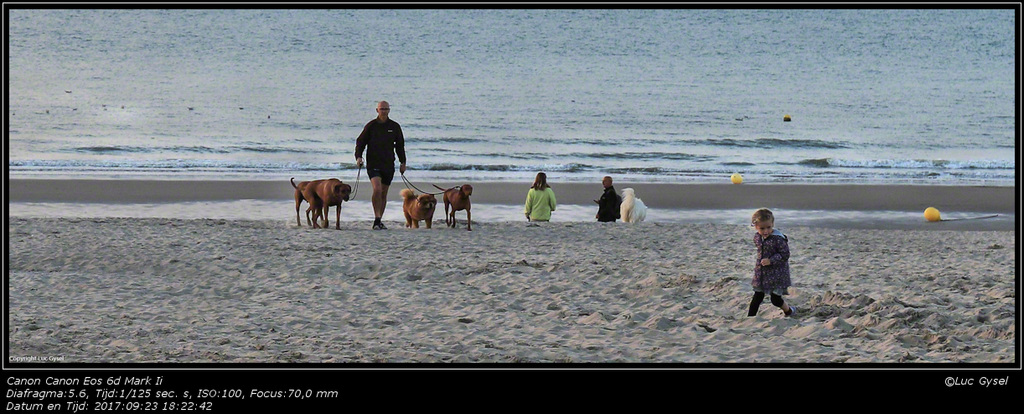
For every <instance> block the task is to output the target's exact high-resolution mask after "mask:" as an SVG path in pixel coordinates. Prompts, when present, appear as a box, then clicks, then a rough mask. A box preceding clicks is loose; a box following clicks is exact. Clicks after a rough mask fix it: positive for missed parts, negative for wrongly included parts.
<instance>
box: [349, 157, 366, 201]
mask: <svg viewBox="0 0 1024 414" xmlns="http://www.w3.org/2000/svg"><path fill="white" fill-rule="evenodd" d="M362 172H363V166H362V165H360V166H359V171H357V172H356V189H355V190H353V191H352V196H351V198H352V199H353V200H355V199H356V194H359V175H360V174H362Z"/></svg>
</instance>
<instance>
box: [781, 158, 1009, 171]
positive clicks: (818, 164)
mask: <svg viewBox="0 0 1024 414" xmlns="http://www.w3.org/2000/svg"><path fill="white" fill-rule="evenodd" d="M796 164H797V165H802V166H807V167H814V168H830V167H840V168H891V169H922V168H925V169H927V168H934V169H945V170H1013V169H1016V168H1017V164H1016V162H1014V161H1003V160H962V161H958V160H906V159H904V160H899V159H891V160H846V159H835V158H814V159H807V160H803V161H800V162H797V163H796Z"/></svg>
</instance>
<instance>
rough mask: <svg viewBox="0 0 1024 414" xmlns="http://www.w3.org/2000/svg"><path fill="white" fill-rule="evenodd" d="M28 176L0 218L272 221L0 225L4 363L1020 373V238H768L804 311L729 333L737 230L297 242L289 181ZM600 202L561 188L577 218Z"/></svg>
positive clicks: (737, 304) (750, 197) (678, 190)
mask: <svg viewBox="0 0 1024 414" xmlns="http://www.w3.org/2000/svg"><path fill="white" fill-rule="evenodd" d="M43 181H45V182H46V184H47V185H46V186H40V185H38V184H39V183H40V180H11V181H8V191H9V197H10V201H11V202H23V203H24V202H35V203H45V202H55V201H63V202H68V201H74V202H78V203H90V202H104V203H111V202H113V203H123V204H131V203H137V202H152V201H153V198H154V197H163V199H164V201H165V202H177V201H186V200H191V199H196V198H198V199H203V200H209V199H211V198H213V199H215V198H217V197H224V198H225V199H238V198H242V199H250V198H251V199H267V200H272V201H273V202H276V201H275V200H281V201H280V202H281V203H282V204H283V205H282V213H281V215H282V216H281V218H280V219H273V220H245V219H239V220H228V219H207V218H198V219H197V218H145V217H143V218H130V217H93V218H75V217H61V216H60V213H54V214H56V215H57V217H19V216H8V230H7V232H8V233H7V236H8V256H7V259H8V300H9V302H8V304H7V305H8V311H9V319H8V326H7V333H8V338H9V339H8V340H9V342H8V352H9V356H10V360H9V362H18V360H17V358H19V357H24V358H27V357H30V356H40V355H47V356H52V357H54V358H60V359H59V360H60V361H61V362H67V363H164V362H169V363H206V362H213V363H238V362H242V363H327V364H329V363H426V364H430V363H452V362H454V363H467V364H488V363H496V364H504V363H510V364H511V363H541V364H546V363H552V364H560V363H573V364H576V363H655V364H659V363H683V364H690V363H692V364H703V363H710V364H718V363H722V364H731V363H762V362H767V363H807V364H828V363H851V364H856V363H961V362H966V363H983V364H990V363H991V364H1011V363H1016V362H1017V361H1015V351H1016V342H1015V339H1016V326H1017V321H1016V319H1015V311H1016V309H1015V301H1016V297H1017V296H1016V295H1017V293H1018V292H1017V287H1016V285H1015V281H1016V277H1017V275H1016V267H1017V263H1016V251H1017V246H1016V232H1015V230H1016V229H1015V227H1016V225H1015V224H1014V225H1012V226H1009V227H1006V226H1005V225H1003V227H1001V228H999V229H989V228H985V227H984V226H985V225H984V224H982V223H981V222H983V220H978V221H972V220H965V221H961V222H959V223H957V222H951V223H949V224H951V225H952V224H955V225H956V226H958V227H951V226H947V227H938V226H930V227H926V226H928V224H937V225H940V226H941V225H943V224H946V223H926V224H922V225H921V227H920V228H913V229H896V230H893V229H863V228H856V226H845V227H844V226H830V227H805V226H789V225H786V223H784V222H781V220H780V222H779V223H777V227H780V228H783V229H784V231H785V232H786V233H787V235H788V236H789V237H790V240H791V241H790V247H791V251H792V257H791V268H792V274H793V280H794V287H793V288H792V289H791V290H790V293H791V295H790V296H788V297H787V300H788V301H789V302H790V303H792V304H794V305H796V306H797V307H798V308H799V311H798V313H797V314H796V315H795V316H794V317H784V316H783V315H782V312H781V311H780V310H779V309H777V308H775V307H774V306H772V305H771V304H770V303H769V302H768V301H765V303H764V304H762V305H761V311H760V314H759V315H758V316H756V317H747V316H746V307H747V305H748V303H749V301H750V296H751V293H752V291H751V287H750V279H751V276H752V269H753V260H754V253H755V252H754V247H753V243H752V237H753V232H752V230H751V228H750V227H749V226H748V225H729V224H715V223H684V224H680V223H659V222H646V223H640V224H637V225H627V224H624V223H596V222H592V221H579V222H550V223H529V222H525V221H518V222H516V221H489V220H486V219H484V218H481V219H480V221H479V222H477V221H475V222H474V226H473V231H472V232H467V231H466V230H465V225H464V223H460V226H459V228H458V229H454V230H453V229H446V228H444V226H443V220H441V221H440V223H441V224H440V225H438V226H435V228H434V229H430V230H428V229H418V230H413V229H404V228H402V227H401V223H398V222H390V223H388V225H389V227H391V229H390V230H388V231H373V230H370V228H369V226H368V225H366V222H364V221H342V223H341V230H335V229H333V228H332V229H323V230H313V229H311V228H309V227H305V226H302V227H299V226H297V225H296V224H295V221H294V206H289V204H288V203H289V201H288V198H289V197H290V191H291V187H290V185H289V184H288V183H287V182H286V181H285V182H283V183H280V182H272V183H271V182H255V183H237V182H217V181H211V182H188V181H181V182H151V181H130V180H128V181H113V182H111V181H103V180H97V181H82V180H43ZM502 186H508V188H507V189H502V188H501V187H502ZM524 186H525V184H514V183H504V184H501V183H499V184H494V185H487V186H477V185H474V187H475V188H476V189H477V191H480V190H481V189H483V190H484V191H480V192H479V193H475V194H474V197H475V198H474V202H481V203H485V202H493V203H502V202H504V201H506V200H505V199H504V198H503V197H506V198H507V202H508V203H510V204H519V203H520V202H521V200H522V195H521V194H520V193H522V191H519V190H521V189H522V188H520V187H524ZM631 186H632V187H634V188H637V189H638V193H642V194H645V195H644V199H645V201H646V202H647V204H648V205H649V206H653V207H657V206H663V205H671V206H673V207H674V208H682V209H687V208H707V209H714V208H728V209H745V208H756V207H761V206H769V207H779V208H788V209H801V208H808V209H820V210H827V209H844V210H874V209H879V210H906V211H913V212H919V211H923V209H924V208H925V207H927V206H929V205H937V204H938V205H941V206H942V207H940V208H941V209H943V211H944V212H945V211H956V212H966V213H973V212H986V213H987V212H996V213H1002V214H1009V215H1011V216H1013V215H1014V214H1015V210H1016V203H1015V200H1016V192H1015V189H1014V188H1001V187H964V188H960V187H930V186H906V187H900V188H891V187H880V186H863V187H858V186H835V185H833V186H829V185H823V186H812V185H749V186H747V185H744V186H719V185H692V186H681V185H668V184H666V185H659V184H642V185H631ZM622 187H623V186H621V185H617V188H620V189H621V188H622ZM41 188H45V191H43V190H42V189H41ZM368 188H369V187H368V186H366V185H365V183H364V188H362V189H361V190H360V191H369V190H368ZM595 188H599V187H596V186H594V185H582V184H576V185H563V186H560V187H558V189H559V191H560V193H559V195H560V197H563V199H564V200H566V201H564V202H565V203H570V202H571V201H570V200H576V199H579V200H580V201H578V203H579V204H586V203H589V202H590V201H589V200H591V199H593V198H596V196H597V195H598V194H599V191H598V192H595V190H594V189H595ZM513 189H514V191H513ZM741 190H742V191H741ZM282 192H283V195H282ZM394 193H396V194H393V196H397V191H394ZM750 193H755V194H750ZM894 194H898V195H899V196H898V197H896V196H894ZM766 197H771V199H770V200H769V201H768V202H765V200H766ZM393 198H394V197H393ZM935 200H941V201H944V202H946V204H940V203H938V202H936V201H935ZM560 201H561V200H560ZM653 207H652V208H653ZM389 209H400V207H399V205H398V204H392V205H389ZM289 211H290V212H289ZM363 214H365V213H363ZM916 214H917V215H918V216H919V215H920V213H916ZM463 217H464V216H460V219H461V218H463ZM440 218H441V216H440V214H438V216H436V217H435V219H437V220H440ZM332 219H333V212H332ZM922 221H923V219H922ZM435 222H437V221H435ZM1011 222H1013V223H1015V220H1012V221H1011ZM974 223H977V224H974ZM972 226H974V227H972ZM978 226H980V227H978ZM332 227H333V223H332Z"/></svg>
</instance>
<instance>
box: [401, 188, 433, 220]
mask: <svg viewBox="0 0 1024 414" xmlns="http://www.w3.org/2000/svg"><path fill="white" fill-rule="evenodd" d="M400 194H401V195H402V199H403V202H402V211H403V212H405V227H412V228H414V229H418V228H420V220H424V221H426V225H427V228H428V229H429V228H430V224H431V223H430V222H431V221H433V220H434V207H436V206H437V198H435V197H434V196H433V195H431V194H421V195H419V196H416V193H415V192H413V191H412V190H410V189H408V188H405V189H403V190H402V192H401V193H400Z"/></svg>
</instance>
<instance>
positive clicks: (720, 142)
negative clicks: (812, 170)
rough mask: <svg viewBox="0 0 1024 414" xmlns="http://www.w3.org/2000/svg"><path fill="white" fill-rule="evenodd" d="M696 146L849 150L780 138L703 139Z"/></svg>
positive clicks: (838, 145)
mask: <svg viewBox="0 0 1024 414" xmlns="http://www.w3.org/2000/svg"><path fill="white" fill-rule="evenodd" d="M696 143H698V144H704V145H711V146H722V147H740V148H766V149H781V148H816V149H843V148H849V146H848V145H846V144H845V143H842V142H829V141H822V140H817V139H780V138H759V139H756V140H742V139H733V138H723V139H704V140H698V141H696Z"/></svg>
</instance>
